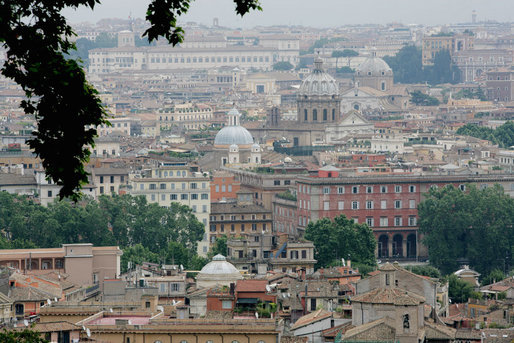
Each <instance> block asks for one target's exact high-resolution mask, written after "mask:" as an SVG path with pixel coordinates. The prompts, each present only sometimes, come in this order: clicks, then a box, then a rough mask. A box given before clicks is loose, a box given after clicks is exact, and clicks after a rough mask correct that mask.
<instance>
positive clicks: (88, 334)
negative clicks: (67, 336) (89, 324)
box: [86, 328, 91, 337]
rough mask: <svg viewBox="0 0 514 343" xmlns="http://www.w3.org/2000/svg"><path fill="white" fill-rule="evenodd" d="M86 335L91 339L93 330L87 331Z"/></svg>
mask: <svg viewBox="0 0 514 343" xmlns="http://www.w3.org/2000/svg"><path fill="white" fill-rule="evenodd" d="M86 335H87V337H91V330H89V328H87V329H86Z"/></svg>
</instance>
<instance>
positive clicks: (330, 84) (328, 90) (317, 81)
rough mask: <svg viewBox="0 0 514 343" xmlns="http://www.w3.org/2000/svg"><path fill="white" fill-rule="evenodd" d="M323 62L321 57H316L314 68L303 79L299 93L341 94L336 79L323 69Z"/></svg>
mask: <svg viewBox="0 0 514 343" xmlns="http://www.w3.org/2000/svg"><path fill="white" fill-rule="evenodd" d="M322 64H323V61H322V60H321V58H319V57H318V58H316V59H315V61H314V70H313V71H312V73H311V74H310V75H309V76H307V77H306V78H305V80H303V82H302V85H301V86H300V89H299V91H298V94H299V95H339V86H338V85H337V82H336V80H335V79H334V78H333V77H332V76H330V75H329V74H327V73H326V72H325V71H324V70H323V68H322Z"/></svg>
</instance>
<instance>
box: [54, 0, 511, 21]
mask: <svg viewBox="0 0 514 343" xmlns="http://www.w3.org/2000/svg"><path fill="white" fill-rule="evenodd" d="M261 4H262V7H263V11H262V12H259V11H256V12H251V13H250V14H247V15H245V16H244V17H243V18H241V17H239V16H237V15H235V13H234V3H233V2H232V1H230V0H197V1H193V2H192V3H191V7H190V10H189V12H188V13H187V15H185V16H183V17H181V18H180V21H181V22H185V21H195V22H198V23H201V24H205V25H211V24H212V20H213V18H215V17H217V18H218V19H219V22H220V25H222V26H226V27H231V28H237V27H244V28H249V27H253V26H258V25H264V26H269V25H304V26H312V27H337V26H343V25H356V24H371V23H374V24H387V23H391V22H399V23H403V24H424V25H441V24H449V23H462V22H469V21H471V13H472V11H473V10H476V11H477V14H478V20H479V21H488V20H493V21H499V22H505V21H512V20H514V2H513V1H511V0H494V1H485V0H433V1H420V0H358V1H349V0H319V1H312V0H263V1H262V2H261ZM147 6H148V1H138V0H126V1H125V0H108V1H103V2H102V4H101V5H98V6H97V7H96V8H95V10H94V11H91V10H88V9H85V8H81V9H79V10H78V11H72V10H67V11H65V12H64V13H65V14H66V16H67V17H68V18H69V20H70V21H71V22H81V21H89V22H96V21H98V20H100V19H105V18H123V19H126V18H128V17H129V15H131V16H132V17H133V18H144V15H145V13H146V9H147Z"/></svg>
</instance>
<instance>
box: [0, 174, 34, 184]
mask: <svg viewBox="0 0 514 343" xmlns="http://www.w3.org/2000/svg"><path fill="white" fill-rule="evenodd" d="M17 185H34V186H35V185H36V178H35V177H34V175H19V174H3V173H0V186H17Z"/></svg>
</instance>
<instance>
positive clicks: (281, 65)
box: [273, 61, 294, 70]
mask: <svg viewBox="0 0 514 343" xmlns="http://www.w3.org/2000/svg"><path fill="white" fill-rule="evenodd" d="M293 68H294V65H292V64H291V63H290V62H287V61H281V62H277V63H275V64H274V65H273V70H291V69H293Z"/></svg>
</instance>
